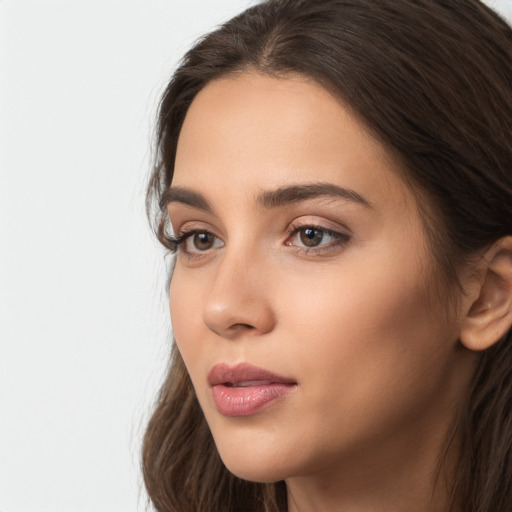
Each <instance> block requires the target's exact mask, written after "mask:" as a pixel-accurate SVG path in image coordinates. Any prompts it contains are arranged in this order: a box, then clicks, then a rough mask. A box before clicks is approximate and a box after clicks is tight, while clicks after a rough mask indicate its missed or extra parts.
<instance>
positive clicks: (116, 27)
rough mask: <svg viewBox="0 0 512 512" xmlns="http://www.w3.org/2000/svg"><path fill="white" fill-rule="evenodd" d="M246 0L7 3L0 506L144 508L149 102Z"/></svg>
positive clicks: (503, 6) (157, 284)
mask: <svg viewBox="0 0 512 512" xmlns="http://www.w3.org/2000/svg"><path fill="white" fill-rule="evenodd" d="M251 3H254V2H250V1H249V0H181V1H177V0H168V1H162V0H161V1H156V0H139V1H135V0H118V1H115V0H90V1H86V0H83V1H79V0H61V1H57V0H55V1H44V0H40V1H37V0H32V1H29V0H0V512H103V511H105V512H107V511H108V512H132V511H142V510H144V509H145V506H146V497H145V494H144V491H143V489H142V484H141V477H140V471H139V451H140V439H141V434H142V431H143V425H144V423H145V421H146V420H147V417H148V414H149V411H150V408H151V404H152V400H153V398H154V395H155V393H156V390H157V388H158V384H159V383H160V382H161V380H162V377H163V373H164V370H165V366H166V364H167V354H168V350H169V339H170V325H169V320H168V311H167V304H166V293H165V290H164V283H165V262H164V259H163V252H162V250H161V249H160V248H159V247H158V246H157V244H156V242H155V241H154V239H153V237H152V235H151V233H150V231H149V228H148V226H147V223H146V219H145V214H144V186H145V179H146V176H147V173H148V170H149V163H150V151H149V148H150V142H151V136H152V130H153V127H154V115H155V111H156V105H157V102H158V98H159V95H160V93H161V92H162V90H163V87H164V85H165V83H166V80H167V79H168V78H169V76H170V74H171V73H172V70H173V69H174V68H175V66H176V63H177V61H178V59H179V58H180V57H181V56H182V55H183V53H184V52H185V50H186V49H187V48H188V47H189V46H190V44H191V43H192V42H193V41H194V40H195V39H197V38H198V37H199V36H200V35H201V34H203V33H204V32H205V31H207V30H209V29H210V28H213V27H214V26H215V25H216V24H218V23H220V22H221V21H224V20H226V19H227V18H229V17H231V16H232V15H234V14H235V13H237V12H239V11H241V10H243V9H244V8H245V7H247V6H248V5H250V4H251ZM489 3H490V4H491V5H493V6H495V8H497V9H499V10H501V11H502V12H503V13H504V14H506V15H507V16H509V17H510V18H512V0H495V1H492V0H489Z"/></svg>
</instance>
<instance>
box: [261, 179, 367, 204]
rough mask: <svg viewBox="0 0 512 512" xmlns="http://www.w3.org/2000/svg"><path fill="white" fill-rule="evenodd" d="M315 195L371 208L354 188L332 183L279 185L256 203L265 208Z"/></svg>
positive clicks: (264, 194)
mask: <svg viewBox="0 0 512 512" xmlns="http://www.w3.org/2000/svg"><path fill="white" fill-rule="evenodd" d="M317 197H332V198H335V199H340V198H341V199H344V200H346V201H352V202H354V203H357V204H360V205H362V206H365V207H366V208H372V205H371V203H370V201H368V200H367V199H365V198H364V197H363V196H362V195H360V194H358V193H357V192H356V191H355V190H351V189H349V188H344V187H339V186H338V185H333V184H332V183H313V184H308V185H292V186H288V187H280V188H278V189H276V190H269V191H267V192H263V193H262V194H260V195H259V196H258V197H257V201H258V203H259V204H260V205H261V206H263V207H265V208H278V207H280V206H285V205H287V204H291V203H299V202H301V201H306V200H308V199H314V198H317Z"/></svg>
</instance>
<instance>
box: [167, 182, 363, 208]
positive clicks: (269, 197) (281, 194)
mask: <svg viewBox="0 0 512 512" xmlns="http://www.w3.org/2000/svg"><path fill="white" fill-rule="evenodd" d="M321 197H332V198H335V199H340V198H341V199H344V200H346V201H351V202H353V203H357V204H360V205H362V206H364V207H366V208H373V206H372V204H371V203H370V201H368V200H367V199H365V198H364V197H363V196H362V195H360V194H358V193H357V192H356V191H355V190H351V189H348V188H345V187H339V186H338V185H333V184H332V183H313V184H307V185H291V186H287V187H280V188H278V189H276V190H268V191H265V192H262V193H261V194H259V195H258V196H257V197H256V202H257V203H258V204H259V205H260V206H262V207H263V208H279V207H282V206H286V205H288V204H293V203H300V202H302V201H307V200H308V199H315V198H321ZM169 203H181V204H185V205H187V206H192V207H193V208H198V209H200V210H204V211H205V212H208V213H213V208H212V206H211V205H210V203H209V202H208V201H207V199H206V198H205V197H204V196H203V195H202V194H200V193H198V192H195V191H194V190H191V189H189V188H184V187H171V188H170V189H169V190H168V191H167V192H166V193H165V194H164V195H163V196H162V200H161V201H160V206H161V208H162V209H164V208H165V207H166V206H167V205H168V204H169Z"/></svg>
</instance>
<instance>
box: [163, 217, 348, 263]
mask: <svg viewBox="0 0 512 512" xmlns="http://www.w3.org/2000/svg"><path fill="white" fill-rule="evenodd" d="M350 239H351V235H349V234H347V233H343V232H341V231H335V230H332V229H329V228H326V227H324V226H321V225H315V224H298V225H297V224H292V225H290V227H289V228H288V229H287V231H286V239H285V240H284V242H283V245H284V246H286V247H290V248H291V249H294V250H296V251H297V252H299V253H301V254H307V255H325V254H333V253H336V252H337V251H339V250H341V249H342V248H344V247H345V246H346V245H347V244H348V243H349V242H350ZM166 245H167V247H168V248H169V250H170V251H171V252H172V253H176V252H178V253H179V254H181V255H183V256H185V257H188V258H194V257H201V256H205V255H207V254H209V253H210V252H211V251H214V250H216V249H220V248H222V247H224V242H223V241H222V240H221V239H220V238H219V237H218V236H217V235H215V234H214V233H212V232H211V231H208V230H205V229H197V228H191V229H187V230H183V231H181V232H180V233H179V235H178V236H169V237H167V243H166Z"/></svg>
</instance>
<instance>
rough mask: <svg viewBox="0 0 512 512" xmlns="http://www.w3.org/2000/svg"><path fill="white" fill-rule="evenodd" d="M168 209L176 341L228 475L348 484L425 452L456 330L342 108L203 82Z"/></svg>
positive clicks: (369, 145) (311, 92) (249, 83)
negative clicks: (322, 477) (347, 478)
mask: <svg viewBox="0 0 512 512" xmlns="http://www.w3.org/2000/svg"><path fill="white" fill-rule="evenodd" d="M168 209H169V214H170V218H171V221H172V225H173V229H174V232H175V234H176V235H177V236H178V237H180V241H181V243H180V245H179V249H178V255H177V261H176V266H175V270H174V274H173V277H172V282H171V290H170V307H171V317H172V325H173V329H174V335H175V338H176V342H177V344H178V347H179V350H180V352H181V355H182V357H183V359H184V361H185V364H186V366H187V369H188V371H189V373H190V377H191V379H192V382H193V384H194V388H195V390H196V393H197V397H198V400H199V402H200V404H201V407H202V409H203V411H204V414H205V417H206V420H207V422H208V424H209V426H210V428H211V431H212V434H213V437H214V439H215V443H216V445H217V447H218V450H219V452H220V455H221V457H222V459H223V460H224V463H225V464H226V465H227V467H228V468H229V469H230V470H231V471H232V472H234V473H235V474H236V475H238V476H240V477H242V478H245V479H249V480H257V481H273V480H280V479H285V478H291V477H294V476H305V475H310V474H313V473H315V474H321V473H322V472H323V471H333V470H335V469H339V470H340V471H344V470H348V471H350V470H354V471H355V469H353V468H355V465H354V461H356V460H357V461H362V460H372V461H373V462H372V464H375V461H376V460H386V461H388V462H389V461H390V460H391V459H393V460H394V459H395V458H397V457H398V458H400V457H404V456H407V457H414V456H415V454H418V452H421V453H422V454H424V453H429V450H430V449H432V447H433V446H434V445H435V446H438V444H439V439H440V438H441V437H442V435H443V433H445V432H446V428H447V424H448V423H449V422H450V421H451V419H452V415H453V414H454V411H455V410H456V407H454V404H456V403H457V401H460V398H461V396H462V394H463V393H464V389H465V385H466V382H467V376H468V375H469V365H468V364H466V362H465V360H464V356H463V355H461V354H463V352H462V350H461V349H460V347H459V345H458V342H457V337H458V325H457V321H456V320H455V318H456V314H455V313H454V314H451V313H450V310H448V309H447V306H446V303H445V301H444V300H443V298H442V296H441V294H440V293H439V288H438V287H435V286H433V284H432V281H433V280H434V279H435V278H434V277H433V276H434V275H436V273H435V264H434V262H433V259H432V257H431V254H430V252H429V249H428V247H427V244H426V242H425V234H424V230H423V227H422V223H421V220H420V217H419V215H418V210H417V205H416V201H415V197H414V194H413V193H412V192H411V191H410V190H409V188H408V187H407V186H406V185H405V184H404V182H403V180H402V179H401V178H400V175H399V173H398V172H397V164H396V163H395V162H394V161H393V159H392V158H391V157H390V155H389V154H388V153H387V152H386V150H385V149H384V148H383V146H382V145H381V144H380V143H379V142H377V141H376V140H375V139H374V138H372V136H371V135H370V134H369V133H368V132H367V131H366V130H365V128H364V127H363V125H362V124H361V123H360V122H358V120H357V119H356V118H355V117H354V116H353V115H352V113H351V112H350V111H349V110H348V109H347V108H345V107H344V106H343V105H342V104H341V103H340V102H339V101H337V100H335V99H334V98H333V97H332V96H331V95H330V94H329V93H328V92H326V91H325V90H324V89H323V88H321V87H320V86H319V85H316V84H315V83H312V82H311V81H308V80H306V79H304V78H301V77H300V76H294V77H289V78H286V79H278V78H271V77H269V76H266V75H260V74H257V73H256V72H246V73H244V74H242V75H240V76H237V77H230V78H222V79H219V80H217V81H214V82H212V83H210V84H209V85H207V86H206V87H205V88H204V89H203V90H202V91H201V92H200V93H199V95H198V96H197V97H196V99H195V100H194V102H193V103H192V105H191V107H190V110H189V112H188V114H187V117H186V120H185V123H184V126H183V129H182V131H181V134H180V138H179V143H178V150H177V156H176V167H175V174H174V180H173V184H172V193H171V201H170V203H169V206H168ZM464 376H466V377H464ZM397 463H398V460H397ZM358 467H359V466H358ZM351 468H352V469H351Z"/></svg>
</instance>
